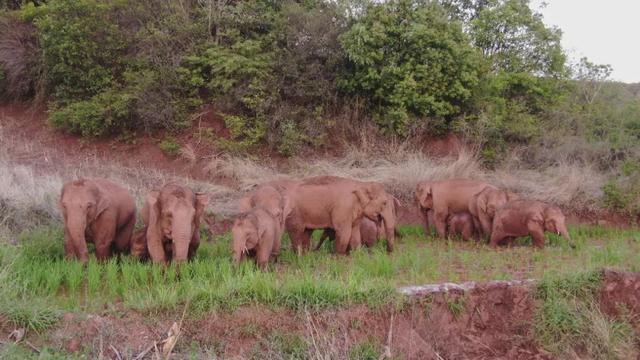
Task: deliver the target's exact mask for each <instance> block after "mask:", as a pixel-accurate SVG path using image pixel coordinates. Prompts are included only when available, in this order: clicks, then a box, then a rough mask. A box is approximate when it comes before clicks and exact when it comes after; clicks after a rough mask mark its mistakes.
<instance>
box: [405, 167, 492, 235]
mask: <svg viewBox="0 0 640 360" xmlns="http://www.w3.org/2000/svg"><path fill="white" fill-rule="evenodd" d="M487 187H492V188H493V186H492V185H489V184H487V183H485V182H482V181H476V180H467V179H451V180H441V181H423V182H420V183H418V185H417V187H416V194H415V195H416V201H417V202H418V204H419V209H420V213H421V214H422V216H423V218H425V222H426V217H427V216H428V212H429V210H432V211H433V221H434V223H435V227H436V231H437V233H438V236H439V237H440V238H443V239H444V238H445V236H446V222H447V218H448V217H449V215H450V214H452V213H456V212H463V211H464V212H469V200H470V199H471V197H472V196H474V195H475V194H477V193H479V192H480V191H482V190H484V189H485V188H487ZM427 229H428V225H425V230H427Z"/></svg>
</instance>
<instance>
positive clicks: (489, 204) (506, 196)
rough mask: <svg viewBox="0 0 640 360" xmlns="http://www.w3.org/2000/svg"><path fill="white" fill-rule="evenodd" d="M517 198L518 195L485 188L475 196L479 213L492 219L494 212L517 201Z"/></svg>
mask: <svg viewBox="0 0 640 360" xmlns="http://www.w3.org/2000/svg"><path fill="white" fill-rule="evenodd" d="M519 198H520V196H519V195H518V194H515V193H512V192H509V191H503V190H498V189H494V188H492V187H487V188H485V189H484V190H482V191H481V192H480V193H479V194H477V201H478V203H477V206H478V210H479V211H482V212H484V213H485V214H487V215H488V216H489V217H491V218H493V217H494V216H495V214H496V210H498V209H499V208H501V207H502V206H503V205H504V204H506V203H508V202H509V201H513V200H518V199H519Z"/></svg>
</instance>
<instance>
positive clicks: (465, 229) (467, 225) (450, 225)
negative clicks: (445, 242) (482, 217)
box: [447, 211, 476, 241]
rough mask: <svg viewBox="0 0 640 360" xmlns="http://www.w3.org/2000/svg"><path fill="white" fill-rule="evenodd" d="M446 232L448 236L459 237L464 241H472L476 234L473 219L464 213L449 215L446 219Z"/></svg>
mask: <svg viewBox="0 0 640 360" xmlns="http://www.w3.org/2000/svg"><path fill="white" fill-rule="evenodd" d="M447 232H448V234H449V236H451V235H459V236H461V237H462V239H463V240H465V241H469V240H471V239H473V237H474V234H475V233H476V228H475V226H474V223H473V217H472V216H471V214H470V213H468V212H466V211H462V212H457V213H454V214H451V215H449V218H448V219H447Z"/></svg>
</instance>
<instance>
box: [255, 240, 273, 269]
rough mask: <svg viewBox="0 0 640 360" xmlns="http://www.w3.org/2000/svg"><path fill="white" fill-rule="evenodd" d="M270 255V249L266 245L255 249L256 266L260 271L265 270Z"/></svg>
mask: <svg viewBox="0 0 640 360" xmlns="http://www.w3.org/2000/svg"><path fill="white" fill-rule="evenodd" d="M270 256H271V249H269V248H268V246H261V247H260V248H259V249H258V251H256V265H257V266H258V269H260V270H262V271H266V270H267V265H268V264H269V257H270Z"/></svg>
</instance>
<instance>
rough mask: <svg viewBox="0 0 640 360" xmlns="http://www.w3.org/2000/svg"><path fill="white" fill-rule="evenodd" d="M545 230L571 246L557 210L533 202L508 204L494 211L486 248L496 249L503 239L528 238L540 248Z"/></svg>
mask: <svg viewBox="0 0 640 360" xmlns="http://www.w3.org/2000/svg"><path fill="white" fill-rule="evenodd" d="M545 231H549V232H553V233H556V234H558V235H560V236H562V237H564V238H566V239H567V240H568V241H569V244H570V245H571V247H574V244H573V243H572V242H571V238H570V237H569V232H568V231H567V226H566V224H565V217H564V214H562V210H560V208H558V207H556V206H553V205H549V204H546V203H544V202H541V201H536V200H515V201H510V202H508V203H507V204H506V205H504V206H503V207H502V208H500V209H498V211H497V212H496V215H495V217H494V219H493V228H492V231H491V242H490V243H489V245H490V246H491V247H493V248H495V247H496V246H498V245H499V244H500V243H501V242H503V241H505V240H507V241H511V240H512V239H513V238H517V237H521V236H527V235H531V237H532V238H533V245H534V246H536V247H538V248H543V247H544V242H545V239H544V232H545Z"/></svg>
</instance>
